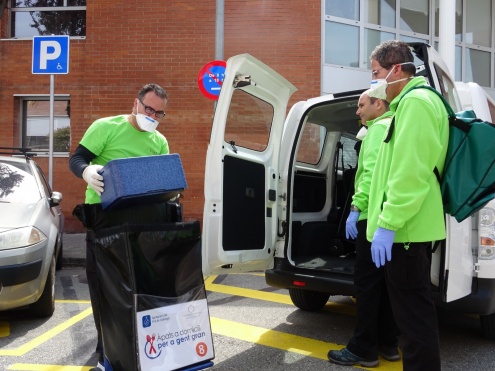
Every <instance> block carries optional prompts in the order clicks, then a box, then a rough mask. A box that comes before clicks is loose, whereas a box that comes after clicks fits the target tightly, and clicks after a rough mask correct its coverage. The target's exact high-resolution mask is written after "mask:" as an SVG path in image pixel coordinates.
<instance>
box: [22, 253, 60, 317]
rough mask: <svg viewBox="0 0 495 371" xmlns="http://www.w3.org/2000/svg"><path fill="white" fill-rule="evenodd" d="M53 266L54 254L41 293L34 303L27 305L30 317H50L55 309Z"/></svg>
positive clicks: (54, 263) (54, 264)
mask: <svg viewBox="0 0 495 371" xmlns="http://www.w3.org/2000/svg"><path fill="white" fill-rule="evenodd" d="M55 266H56V262H55V256H53V257H52V262H51V264H50V270H49V271H48V276H47V277H46V283H45V288H44V290H43V293H42V294H41V296H40V298H39V299H38V301H37V302H36V303H33V304H31V305H30V306H29V309H28V311H29V314H30V315H31V316H32V317H37V318H44V317H50V316H51V315H52V314H53V312H54V311H55Z"/></svg>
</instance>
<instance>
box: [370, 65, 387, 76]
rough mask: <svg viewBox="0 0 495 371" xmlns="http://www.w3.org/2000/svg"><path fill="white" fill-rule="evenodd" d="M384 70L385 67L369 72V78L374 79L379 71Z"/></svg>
mask: <svg viewBox="0 0 495 371" xmlns="http://www.w3.org/2000/svg"><path fill="white" fill-rule="evenodd" d="M383 69H385V67H382V68H379V69H377V70H374V71H371V76H373V77H376V76H377V75H378V72H380V71H381V70H383Z"/></svg>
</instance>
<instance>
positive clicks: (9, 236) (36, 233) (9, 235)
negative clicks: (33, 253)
mask: <svg viewBox="0 0 495 371" xmlns="http://www.w3.org/2000/svg"><path fill="white" fill-rule="evenodd" d="M44 240H46V236H45V235H44V234H43V232H41V231H40V230H39V229H38V228H36V227H32V226H30V227H23V228H17V229H11V230H8V231H3V232H0V250H6V249H16V248H19V247H26V246H31V245H34V244H36V243H39V242H42V241H44Z"/></svg>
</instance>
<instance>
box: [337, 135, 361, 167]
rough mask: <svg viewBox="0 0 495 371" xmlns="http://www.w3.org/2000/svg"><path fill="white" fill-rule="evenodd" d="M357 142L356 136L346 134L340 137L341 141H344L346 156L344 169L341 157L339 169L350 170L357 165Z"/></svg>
mask: <svg viewBox="0 0 495 371" xmlns="http://www.w3.org/2000/svg"><path fill="white" fill-rule="evenodd" d="M357 142H358V141H357V140H356V139H354V138H349V137H345V136H342V137H341V138H340V143H342V146H343V152H342V156H343V158H344V161H343V162H344V169H342V159H340V158H339V163H338V165H337V167H338V168H339V170H348V169H350V168H355V167H356V166H357V162H358V153H357V151H356V148H355V147H356V143H357Z"/></svg>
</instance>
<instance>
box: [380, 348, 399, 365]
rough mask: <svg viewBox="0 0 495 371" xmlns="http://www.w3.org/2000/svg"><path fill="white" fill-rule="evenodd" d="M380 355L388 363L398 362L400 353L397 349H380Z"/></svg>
mask: <svg viewBox="0 0 495 371" xmlns="http://www.w3.org/2000/svg"><path fill="white" fill-rule="evenodd" d="M379 352H380V355H381V356H382V357H383V358H385V359H386V360H387V361H389V362H396V361H400V353H399V349H397V347H393V348H382V347H380V351H379Z"/></svg>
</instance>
